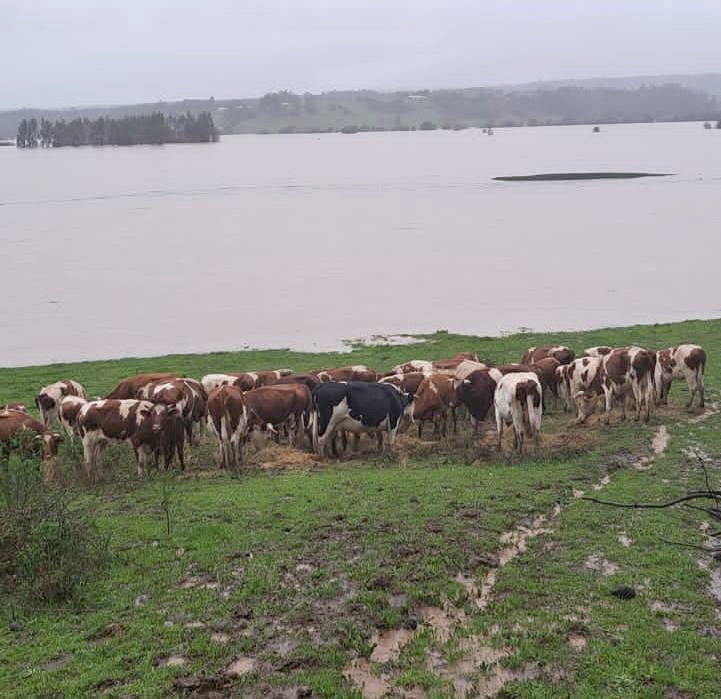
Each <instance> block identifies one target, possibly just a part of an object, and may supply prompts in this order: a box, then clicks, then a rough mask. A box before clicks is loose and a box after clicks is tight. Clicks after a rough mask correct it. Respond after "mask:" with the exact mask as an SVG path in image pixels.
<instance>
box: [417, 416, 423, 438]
mask: <svg viewBox="0 0 721 699" xmlns="http://www.w3.org/2000/svg"><path fill="white" fill-rule="evenodd" d="M422 438H423V420H418V439H422Z"/></svg>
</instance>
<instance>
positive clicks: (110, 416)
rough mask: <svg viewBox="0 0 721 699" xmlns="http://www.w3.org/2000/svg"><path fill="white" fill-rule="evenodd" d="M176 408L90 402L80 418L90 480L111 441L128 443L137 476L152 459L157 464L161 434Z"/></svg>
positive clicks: (142, 403)
mask: <svg viewBox="0 0 721 699" xmlns="http://www.w3.org/2000/svg"><path fill="white" fill-rule="evenodd" d="M177 414H178V410H177V408H175V406H165V405H156V404H155V403H151V402H150V401H147V400H135V399H121V400H118V399H107V398H106V399H104V400H95V401H88V402H87V403H86V404H85V405H84V406H83V407H82V408H81V409H80V414H79V415H78V418H77V426H78V431H79V433H80V436H81V438H82V440H83V460H84V462H85V470H86V472H87V474H88V477H90V475H91V473H92V472H93V471H94V469H95V468H96V467H97V465H98V461H99V458H100V456H101V454H102V451H103V449H104V448H105V446H106V445H107V443H108V442H127V443H128V444H130V446H131V447H132V449H133V455H134V456H135V463H136V464H137V467H138V476H142V475H143V472H144V467H145V464H146V463H149V462H150V460H151V458H152V459H153V460H154V463H155V464H156V465H157V463H158V457H159V454H160V449H161V447H162V432H163V429H164V428H165V427H166V422H167V420H168V417H169V416H172V415H177Z"/></svg>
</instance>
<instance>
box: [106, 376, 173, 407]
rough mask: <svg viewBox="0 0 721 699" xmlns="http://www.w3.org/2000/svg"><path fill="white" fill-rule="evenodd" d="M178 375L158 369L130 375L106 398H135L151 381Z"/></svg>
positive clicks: (164, 379) (163, 379)
mask: <svg viewBox="0 0 721 699" xmlns="http://www.w3.org/2000/svg"><path fill="white" fill-rule="evenodd" d="M177 376H178V375H177V374H174V373H172V372H168V371H156V372H152V373H148V374H136V375H135V376H129V377H128V378H127V379H123V380H122V381H121V382H120V383H119V384H118V385H117V386H116V387H115V388H114V389H113V390H112V391H110V393H108V395H107V396H105V398H106V399H111V400H129V399H133V400H134V399H135V397H136V396H137V395H138V391H140V390H141V389H142V388H143V387H145V386H147V385H148V384H149V383H155V382H156V381H166V380H167V379H174V378H176V377H177Z"/></svg>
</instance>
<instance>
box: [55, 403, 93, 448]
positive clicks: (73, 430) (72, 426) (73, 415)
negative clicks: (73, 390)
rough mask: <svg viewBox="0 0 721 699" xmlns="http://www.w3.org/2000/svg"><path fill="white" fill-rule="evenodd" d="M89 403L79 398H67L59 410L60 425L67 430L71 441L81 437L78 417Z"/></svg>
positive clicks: (66, 432)
mask: <svg viewBox="0 0 721 699" xmlns="http://www.w3.org/2000/svg"><path fill="white" fill-rule="evenodd" d="M87 402H88V401H87V400H85V398H80V397H79V396H65V398H63V399H62V401H61V402H60V409H59V410H58V418H59V419H60V425H61V427H62V428H63V430H65V434H67V435H68V437H70V438H71V439H72V438H73V437H79V436H80V433H79V431H78V415H80V410H81V409H82V407H83V406H84V405H85V404H86V403H87Z"/></svg>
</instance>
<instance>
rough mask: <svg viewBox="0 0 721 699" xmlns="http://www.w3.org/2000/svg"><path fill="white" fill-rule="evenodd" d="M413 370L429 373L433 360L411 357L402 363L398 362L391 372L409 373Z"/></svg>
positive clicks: (431, 369)
mask: <svg viewBox="0 0 721 699" xmlns="http://www.w3.org/2000/svg"><path fill="white" fill-rule="evenodd" d="M415 371H422V372H423V373H425V374H430V373H431V372H432V371H433V362H429V361H427V360H425V359H411V361H410V362H403V364H398V365H397V366H394V367H393V369H392V373H394V374H409V373H411V372H415Z"/></svg>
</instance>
